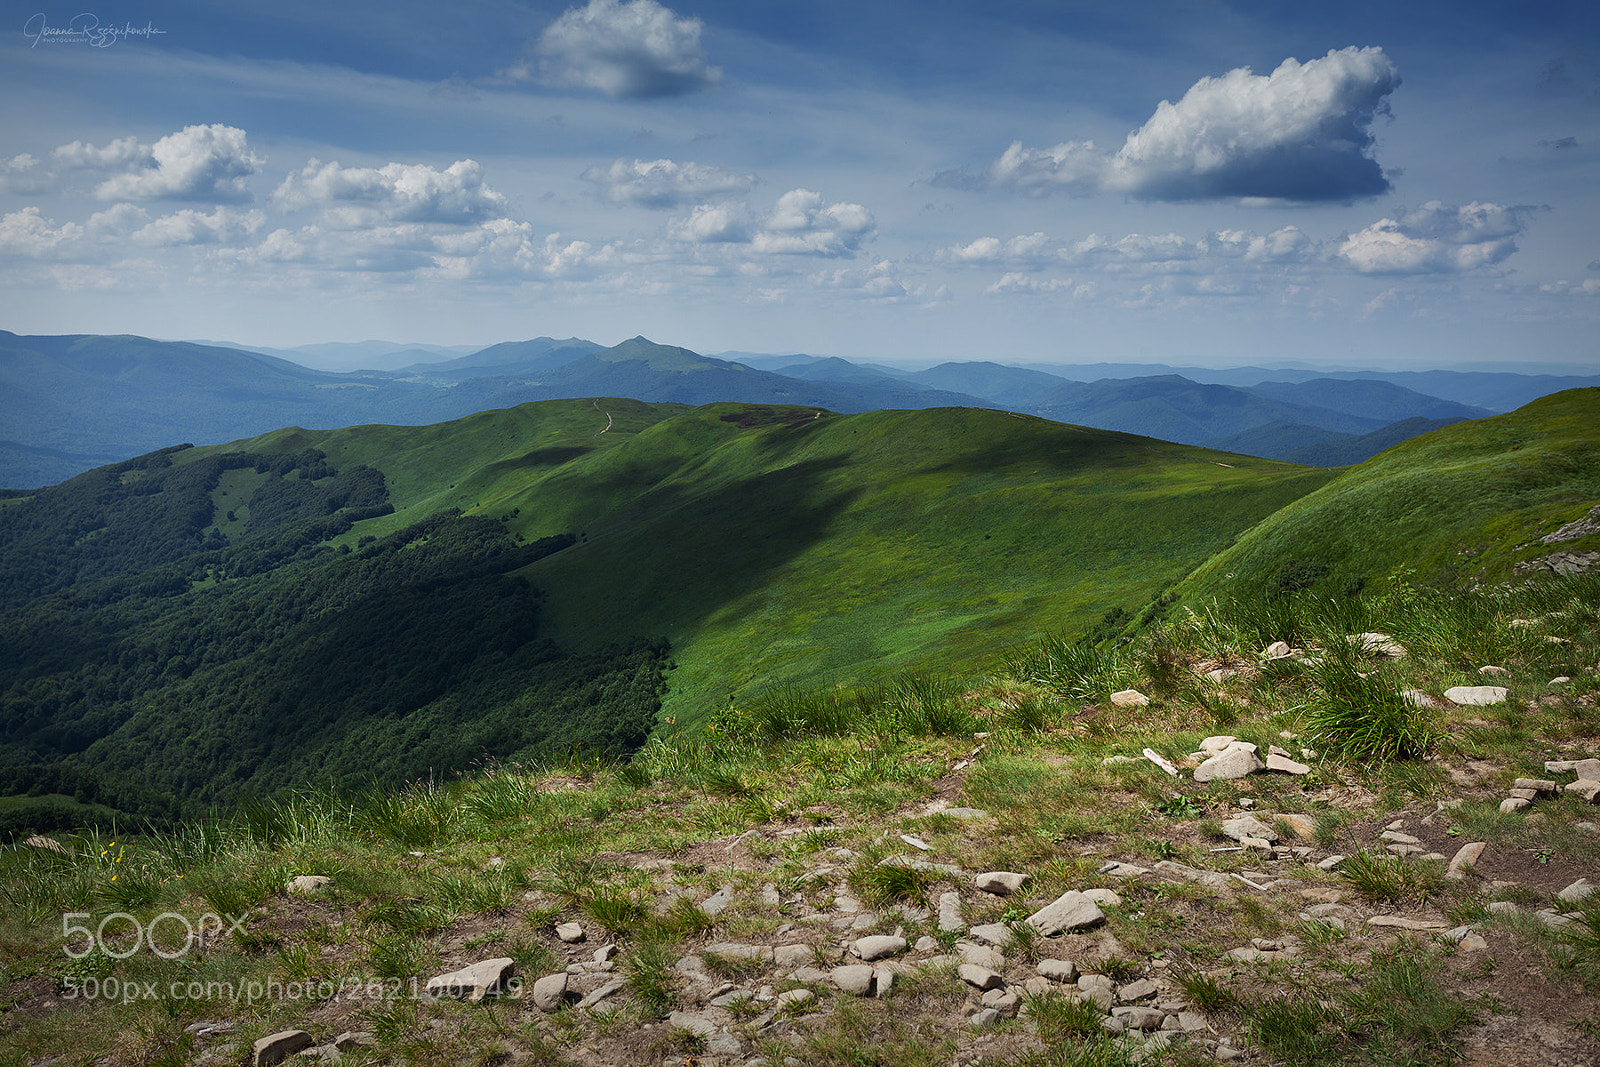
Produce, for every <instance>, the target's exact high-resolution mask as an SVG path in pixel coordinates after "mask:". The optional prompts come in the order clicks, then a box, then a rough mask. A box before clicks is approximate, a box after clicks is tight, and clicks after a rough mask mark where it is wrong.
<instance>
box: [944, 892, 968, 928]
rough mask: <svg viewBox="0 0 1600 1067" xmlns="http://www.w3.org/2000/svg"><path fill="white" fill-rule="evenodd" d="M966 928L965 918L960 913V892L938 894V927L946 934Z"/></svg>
mask: <svg viewBox="0 0 1600 1067" xmlns="http://www.w3.org/2000/svg"><path fill="white" fill-rule="evenodd" d="M966 928H967V920H966V919H964V918H963V917H962V915H961V894H960V893H940V894H939V929H940V930H941V931H943V932H944V933H947V934H953V933H955V932H956V931H958V930H965V929H966Z"/></svg>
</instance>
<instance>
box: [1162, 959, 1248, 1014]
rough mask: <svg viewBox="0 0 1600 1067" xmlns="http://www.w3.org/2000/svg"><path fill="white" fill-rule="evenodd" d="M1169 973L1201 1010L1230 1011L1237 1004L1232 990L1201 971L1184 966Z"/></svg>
mask: <svg viewBox="0 0 1600 1067" xmlns="http://www.w3.org/2000/svg"><path fill="white" fill-rule="evenodd" d="M1171 973H1172V978H1173V980H1174V981H1175V982H1177V983H1178V988H1180V989H1182V990H1183V992H1184V995H1185V996H1186V997H1188V998H1189V1003H1190V1004H1192V1005H1193V1006H1194V1007H1196V1008H1199V1009H1200V1010H1201V1011H1231V1010H1233V1009H1234V1008H1235V1007H1237V1006H1238V1004H1239V998H1238V997H1237V996H1235V995H1234V992H1233V990H1231V989H1229V988H1228V987H1227V986H1226V985H1223V984H1222V983H1221V982H1219V981H1217V980H1216V979H1215V978H1213V977H1211V976H1210V975H1209V974H1206V973H1204V972H1203V971H1199V970H1195V969H1192V968H1184V969H1181V970H1179V969H1174V970H1173V971H1172V972H1171Z"/></svg>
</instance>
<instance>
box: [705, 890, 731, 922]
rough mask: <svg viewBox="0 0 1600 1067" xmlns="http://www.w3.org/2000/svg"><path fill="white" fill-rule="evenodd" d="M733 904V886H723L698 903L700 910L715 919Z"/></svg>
mask: <svg viewBox="0 0 1600 1067" xmlns="http://www.w3.org/2000/svg"><path fill="white" fill-rule="evenodd" d="M732 903H733V886H731V885H725V886H723V887H722V888H721V889H719V890H717V891H716V892H715V893H712V894H711V895H710V896H709V897H706V899H704V900H702V901H701V902H700V910H701V911H703V912H705V913H706V914H707V915H709V916H710V917H711V918H713V919H715V918H716V917H717V916H718V915H721V914H722V913H723V911H724V910H725V909H726V908H727V907H728V905H729V904H732Z"/></svg>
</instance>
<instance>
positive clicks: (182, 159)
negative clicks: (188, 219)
mask: <svg viewBox="0 0 1600 1067" xmlns="http://www.w3.org/2000/svg"><path fill="white" fill-rule="evenodd" d="M51 156H52V158H54V159H55V160H56V162H58V163H59V164H61V165H62V166H67V167H76V168H84V169H94V170H120V171H122V173H120V174H113V175H112V176H111V177H109V178H107V179H106V180H105V181H104V182H102V183H100V185H99V186H98V187H97V188H96V189H95V195H96V196H98V197H99V198H100V199H102V200H154V199H165V200H198V201H202V202H206V203H235V202H239V201H245V200H249V199H250V190H249V188H248V186H247V184H246V183H247V181H248V179H249V178H250V176H251V175H253V174H255V173H256V172H258V171H259V170H260V169H261V167H262V164H264V163H265V162H266V160H265V159H263V158H262V157H260V156H257V155H256V154H255V153H254V152H252V151H251V150H250V145H249V142H248V140H247V138H246V136H245V132H244V131H243V130H241V129H239V128H238V127H235V126H222V125H210V126H185V127H184V128H183V129H182V130H179V131H178V132H177V133H169V134H167V136H165V137H163V138H161V139H160V140H159V141H157V142H156V143H155V144H153V145H145V144H140V143H139V142H138V140H136V139H135V138H132V137H123V138H119V139H118V140H115V141H112V142H111V143H110V144H108V145H106V146H105V147H103V148H96V147H95V146H93V145H89V144H84V143H83V142H81V141H74V142H72V143H71V144H69V145H62V146H61V147H60V148H57V149H56V150H55V151H54V152H53V153H51Z"/></svg>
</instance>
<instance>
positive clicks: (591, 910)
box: [581, 887, 646, 935]
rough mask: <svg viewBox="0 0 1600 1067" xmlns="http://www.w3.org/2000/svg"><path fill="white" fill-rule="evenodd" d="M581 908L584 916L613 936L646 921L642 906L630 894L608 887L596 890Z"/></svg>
mask: <svg viewBox="0 0 1600 1067" xmlns="http://www.w3.org/2000/svg"><path fill="white" fill-rule="evenodd" d="M581 907H582V908H583V911H584V914H586V915H588V916H589V918H591V919H593V920H594V921H595V922H597V923H599V924H600V925H601V926H603V927H605V928H606V929H607V930H609V931H611V932H612V933H613V934H619V935H620V934H626V933H629V932H630V931H632V930H635V929H637V928H638V927H639V926H640V925H642V924H643V923H644V922H645V919H646V912H645V908H644V905H643V904H641V903H639V901H638V900H637V899H635V898H634V896H633V895H632V894H630V893H627V892H625V891H622V890H616V889H611V888H609V887H605V888H600V889H597V890H596V891H595V892H594V895H592V896H590V897H589V898H588V899H586V900H584V902H583V903H582V905H581Z"/></svg>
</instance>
